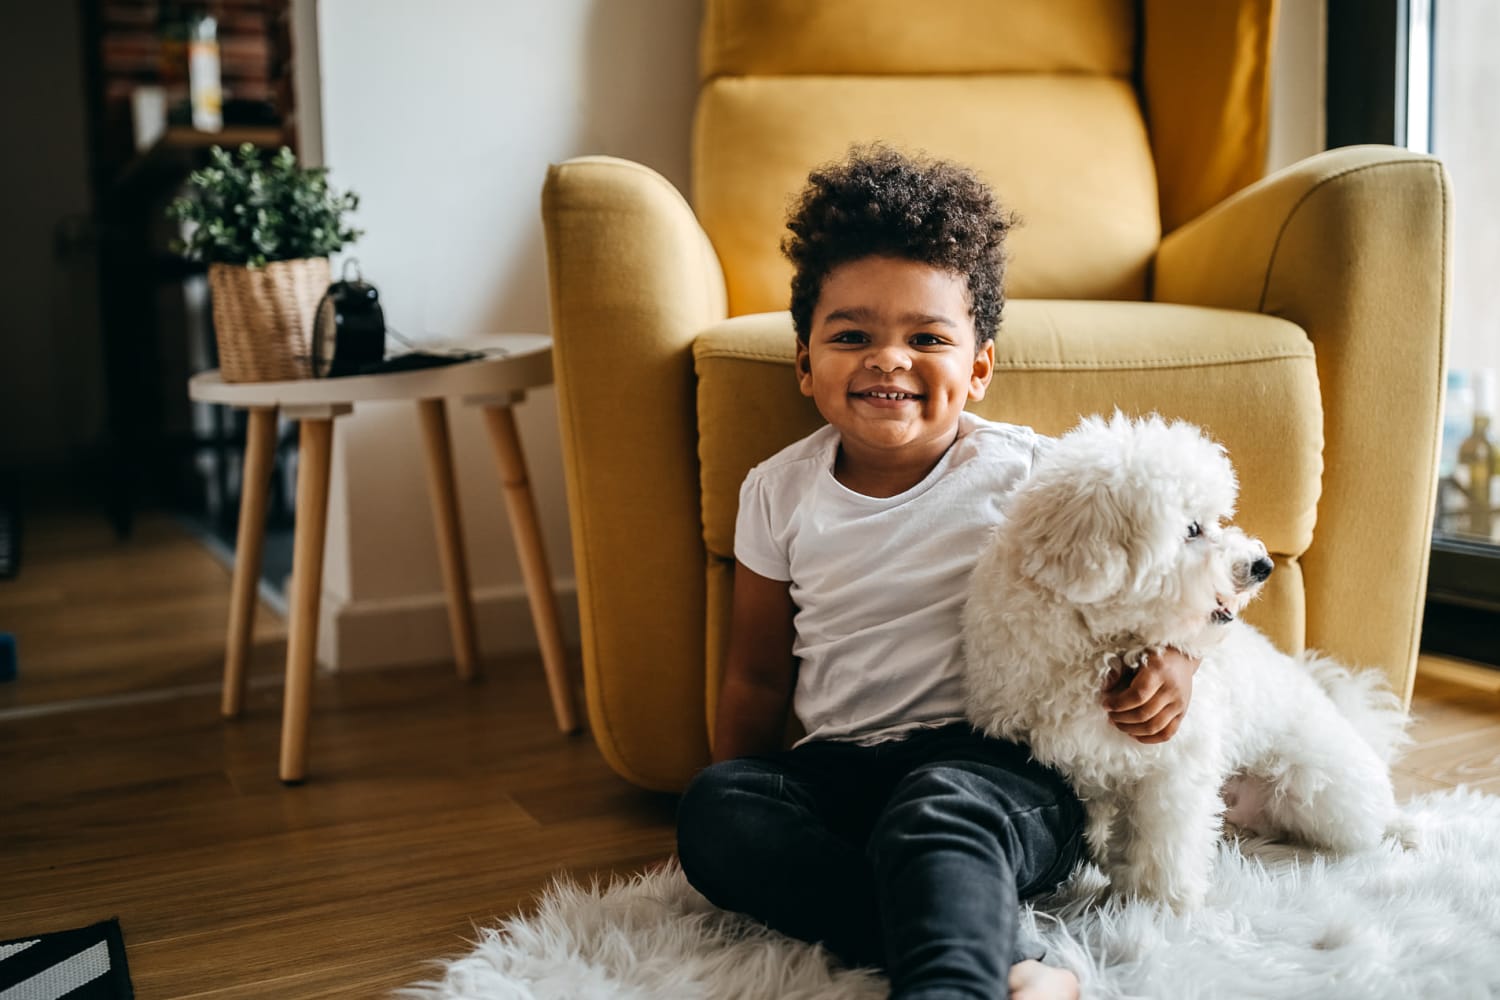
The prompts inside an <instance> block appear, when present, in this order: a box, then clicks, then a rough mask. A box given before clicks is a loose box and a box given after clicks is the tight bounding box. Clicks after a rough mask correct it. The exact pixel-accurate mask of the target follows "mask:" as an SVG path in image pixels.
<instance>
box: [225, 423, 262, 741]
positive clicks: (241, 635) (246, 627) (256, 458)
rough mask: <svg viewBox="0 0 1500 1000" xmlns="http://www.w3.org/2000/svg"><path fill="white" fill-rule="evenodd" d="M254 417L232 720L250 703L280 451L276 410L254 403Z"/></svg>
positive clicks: (240, 546)
mask: <svg viewBox="0 0 1500 1000" xmlns="http://www.w3.org/2000/svg"><path fill="white" fill-rule="evenodd" d="M249 417H250V423H249V427H248V429H247V431H246V435H245V462H244V471H243V473H242V474H241V477H240V527H239V534H238V537H237V538H236V539H235V543H234V583H233V585H232V587H231V590H230V593H229V639H228V642H227V643H226V644H225V650H224V691H223V694H222V696H221V699H220V704H219V710H220V712H221V713H222V714H223V716H224V718H226V719H233V718H235V717H236V716H238V715H239V714H240V711H241V709H243V707H244V704H245V667H246V664H247V663H248V662H249V659H250V637H251V633H252V631H253V630H254V628H255V602H256V595H257V594H258V592H259V584H260V564H261V552H262V551H263V549H264V543H265V540H266V494H267V493H268V491H269V489H270V483H271V462H272V459H273V458H274V456H275V453H276V408H275V407H274V406H256V407H252V408H251V409H250V411H249Z"/></svg>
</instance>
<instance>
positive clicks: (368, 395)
mask: <svg viewBox="0 0 1500 1000" xmlns="http://www.w3.org/2000/svg"><path fill="white" fill-rule="evenodd" d="M456 346H462V347H465V348H469V349H472V350H480V351H484V352H485V354H486V357H484V358H482V359H479V360H473V361H465V362H460V363H457V364H451V365H444V366H442V367H438V368H425V369H419V370H416V371H408V372H394V373H387V374H382V375H358V376H350V377H345V378H331V379H304V380H300V381H293V382H225V381H224V380H223V379H222V378H220V377H219V373H218V371H206V372H202V373H200V374H198V375H195V376H193V378H192V379H191V380H190V381H189V382H188V395H189V396H190V397H191V398H192V399H194V400H197V401H199V402H204V403H223V404H227V405H229V406H237V407H241V408H243V409H246V410H248V411H249V415H250V422H249V432H248V436H247V439H246V443H245V467H244V477H243V483H242V486H241V492H240V521H239V536H238V539H237V541H236V545H235V552H236V558H235V564H234V585H233V589H232V593H231V598H230V608H229V639H228V644H227V649H226V651H225V657H224V692H223V703H222V710H223V714H224V716H225V717H226V718H233V717H235V716H237V715H239V713H240V711H241V707H242V706H243V704H244V692H245V663H246V661H247V658H248V653H249V647H250V633H251V627H252V625H253V623H254V615H255V594H256V581H257V580H258V579H259V577H260V564H261V550H262V547H263V546H262V543H263V542H264V539H265V520H266V497H267V492H268V490H269V488H270V473H271V464H272V457H273V453H274V451H275V446H276V413H277V411H278V410H280V411H281V412H282V413H283V414H285V415H286V416H288V417H290V418H291V419H293V420H296V421H297V422H298V424H299V428H298V430H299V442H300V445H299V448H300V450H299V452H298V460H297V512H296V518H297V523H296V536H295V538H294V541H293V548H292V586H291V599H290V601H289V602H288V611H289V615H290V620H289V622H288V626H289V632H290V634H289V636H288V640H287V652H286V695H285V702H284V705H283V710H282V729H281V764H280V774H281V780H282V781H283V782H286V783H287V784H299V783H300V782H302V781H303V780H304V779H305V778H306V776H307V732H308V724H309V709H310V707H311V696H312V680H313V667H314V662H315V656H316V651H317V639H318V603H319V599H320V597H321V594H322V579H323V541H324V536H325V533H326V528H327V522H328V476H329V460H330V458H331V456H332V452H333V421H334V418H335V417H338V416H340V415H342V414H345V413H349V412H351V411H352V410H353V408H354V405H355V404H356V403H362V402H370V401H376V400H379V401H391V400H411V401H413V402H415V403H416V404H417V412H418V415H419V417H420V419H421V423H422V439H423V443H424V446H425V449H424V450H425V452H426V457H427V485H428V489H429V491H430V492H431V495H432V512H433V518H434V521H435V524H436V528H437V542H438V554H439V557H440V559H441V562H442V568H443V586H444V589H445V590H446V591H447V596H448V622H449V626H450V629H451V631H452V633H453V652H454V660H455V662H456V664H457V668H458V676H459V677H460V678H462V679H464V680H468V679H470V678H472V677H473V676H474V675H475V671H476V670H477V667H478V659H479V657H478V643H477V641H476V638H475V631H474V610H473V605H472V602H471V600H470V597H469V571H468V566H467V564H466V561H465V558H464V547H463V533H462V528H461V526H460V524H459V514H458V494H457V491H456V490H455V489H454V485H453V455H452V449H451V446H450V444H449V437H448V418H447V411H446V410H445V409H444V402H443V401H444V400H445V399H448V398H459V399H462V400H463V401H464V402H466V403H469V404H472V405H477V406H480V407H482V408H483V410H484V419H485V423H486V424H487V425H488V428H489V433H490V440H491V443H492V444H493V446H494V450H495V459H496V461H497V463H498V464H499V467H500V479H501V485H502V487H503V490H504V494H505V507H506V512H507V513H508V515H509V517H510V526H511V531H512V532H513V533H514V535H515V540H516V548H517V552H518V555H519V558H520V562H521V572H522V576H523V577H524V578H525V582H526V594H527V598H528V599H529V601H530V604H531V617H532V622H533V623H534V624H535V626H536V633H537V642H538V645H540V647H541V651H542V662H543V665H544V667H545V669H546V672H547V685H548V688H549V689H550V691H551V695H552V710H553V713H554V714H555V715H556V717H557V726H558V728H559V729H560V730H562V731H563V732H572V731H574V730H576V729H577V728H578V715H577V711H576V709H575V707H574V701H573V691H572V688H571V686H570V685H569V683H568V676H567V661H566V658H565V654H564V650H563V642H562V630H561V628H560V627H559V624H558V616H557V599H556V596H555V595H554V594H553V592H552V578H551V574H550V573H549V571H548V568H547V556H546V552H545V550H544V549H543V547H542V537H541V531H540V528H539V526H538V524H537V514H536V503H535V501H534V500H533V498H532V495H531V484H530V481H529V480H528V478H527V475H526V459H525V455H524V454H523V453H522V451H521V440H520V437H519V436H518V435H517V434H516V424H515V417H514V416H513V414H512V413H511V406H513V405H514V404H515V403H518V402H520V401H521V400H522V399H524V398H525V396H526V391H527V390H528V389H532V388H535V387H537V386H543V385H549V384H551V382H552V340H551V338H549V337H546V336H543V335H541V334H524V333H510V334H495V335H492V336H487V337H483V338H477V339H474V340H472V341H469V342H465V343H463V344H461V345H456Z"/></svg>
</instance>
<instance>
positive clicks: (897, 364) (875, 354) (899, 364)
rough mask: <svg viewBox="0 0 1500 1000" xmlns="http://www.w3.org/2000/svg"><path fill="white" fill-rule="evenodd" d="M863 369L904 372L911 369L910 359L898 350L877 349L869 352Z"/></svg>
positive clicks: (889, 348)
mask: <svg viewBox="0 0 1500 1000" xmlns="http://www.w3.org/2000/svg"><path fill="white" fill-rule="evenodd" d="M865 367H867V368H874V369H876V370H877V371H882V372H895V371H904V370H906V369H908V368H910V367H911V359H910V358H909V357H907V354H906V352H905V351H903V350H900V349H899V348H894V347H879V348H876V349H875V350H873V351H871V352H870V356H869V358H868V359H867V360H866V361H865Z"/></svg>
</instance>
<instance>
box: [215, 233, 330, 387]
mask: <svg viewBox="0 0 1500 1000" xmlns="http://www.w3.org/2000/svg"><path fill="white" fill-rule="evenodd" d="M329 280H330V279H329V270H328V258H327V257H309V258H305V259H302V260H279V261H275V262H273V263H270V264H267V265H265V266H264V267H256V268H251V267H242V266H240V265H237V264H210V265H209V266H208V285H209V288H210V289H211V290H212V291H213V302H214V332H215V335H216V337H217V338H218V342H219V374H220V375H221V376H222V377H223V379H224V381H226V382H279V381H283V380H286V379H298V378H310V377H311V376H312V365H311V356H312V326H313V314H314V313H315V312H316V311H317V308H318V302H319V301H320V300H321V299H322V298H323V293H325V292H327V291H328V283H329Z"/></svg>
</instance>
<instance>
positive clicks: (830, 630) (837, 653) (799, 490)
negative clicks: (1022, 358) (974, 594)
mask: <svg viewBox="0 0 1500 1000" xmlns="http://www.w3.org/2000/svg"><path fill="white" fill-rule="evenodd" d="M1041 440H1045V439H1043V438H1041V437H1040V436H1039V435H1037V434H1036V432H1034V431H1032V430H1031V429H1030V428H1027V427H1018V426H1014V425H1011V424H997V423H992V422H991V421H988V420H984V419H982V418H980V417H976V416H974V415H973V414H971V413H967V412H966V413H964V414H963V415H962V417H961V419H960V422H959V428H958V439H957V440H956V441H955V442H954V443H953V446H952V447H950V448H949V449H948V451H947V452H946V453H945V454H944V455H943V457H942V459H940V460H939V461H938V464H937V465H936V466H935V467H934V468H933V470H932V471H931V472H930V473H928V475H927V477H926V478H925V479H923V480H922V481H921V482H920V483H918V484H917V485H915V486H913V487H912V488H911V489H909V490H907V491H906V492H904V493H901V494H898V495H896V496H893V497H869V496H865V495H863V494H860V493H855V492H854V491H852V490H850V489H848V488H847V487H845V486H844V485H843V484H841V483H840V482H839V481H838V480H837V479H835V478H834V475H833V464H834V459H835V457H836V456H837V454H838V445H839V434H838V431H837V430H835V429H834V428H833V427H832V426H824V427H823V428H821V429H820V430H818V431H815V432H814V433H812V434H810V435H808V436H807V437H805V438H803V439H802V440H801V441H798V442H796V443H795V444H792V445H789V446H788V447H786V448H784V449H782V450H781V451H779V452H777V453H776V454H775V455H773V456H772V457H770V458H768V459H766V461H764V462H762V463H761V464H760V465H757V466H756V467H755V468H753V469H751V470H750V473H749V475H747V476H746V477H745V482H744V485H743V486H741V487H740V510H739V517H738V520H737V521H736V523H735V535H734V555H735V558H736V559H737V560H738V561H739V562H741V563H742V564H744V565H745V566H746V567H747V568H749V569H750V570H752V571H754V572H755V573H758V574H760V575H761V576H764V577H767V578H769V579H772V580H788V581H790V582H791V596H792V600H793V601H794V602H795V603H796V605H797V609H798V610H797V616H796V632H797V637H796V641H795V644H794V646H793V652H794V653H795V654H796V656H797V657H798V658H800V660H801V661H802V662H801V666H800V668H799V670H798V673H797V690H796V693H795V695H794V697H793V701H792V707H793V710H794V711H795V712H796V713H797V718H798V719H799V720H800V721H801V723H802V726H803V728H804V729H806V730H807V737H806V738H805V739H804V740H803V741H802V742H807V740H848V741H853V742H857V743H878V742H881V741H883V740H888V739H893V738H895V737H897V736H899V735H901V734H902V733H904V732H905V731H907V730H910V729H916V728H925V727H931V726H940V725H945V724H947V723H950V722H954V721H957V720H959V719H962V718H963V701H962V696H961V691H960V687H959V674H960V667H961V657H962V656H963V644H962V642H961V639H960V635H959V617H960V614H961V612H962V610H963V602H964V596H965V593H966V590H967V586H968V579H969V574H970V573H971V572H972V571H973V569H974V563H975V560H976V559H978V556H979V549H980V547H981V546H982V545H983V544H984V542H985V540H986V538H987V537H988V535H989V532H990V530H991V529H992V528H993V527H994V526H995V525H996V524H998V523H999V522H1000V520H1001V517H1002V515H1001V505H1002V501H1003V500H1004V497H1005V495H1006V494H1007V493H1008V492H1009V491H1010V490H1011V489H1012V488H1013V487H1014V486H1015V485H1016V484H1017V483H1019V482H1021V480H1023V479H1025V478H1026V477H1027V476H1028V475H1030V473H1031V468H1032V463H1033V461H1034V458H1035V455H1036V449H1037V447H1038V441H1041ZM799 745H800V744H799Z"/></svg>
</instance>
